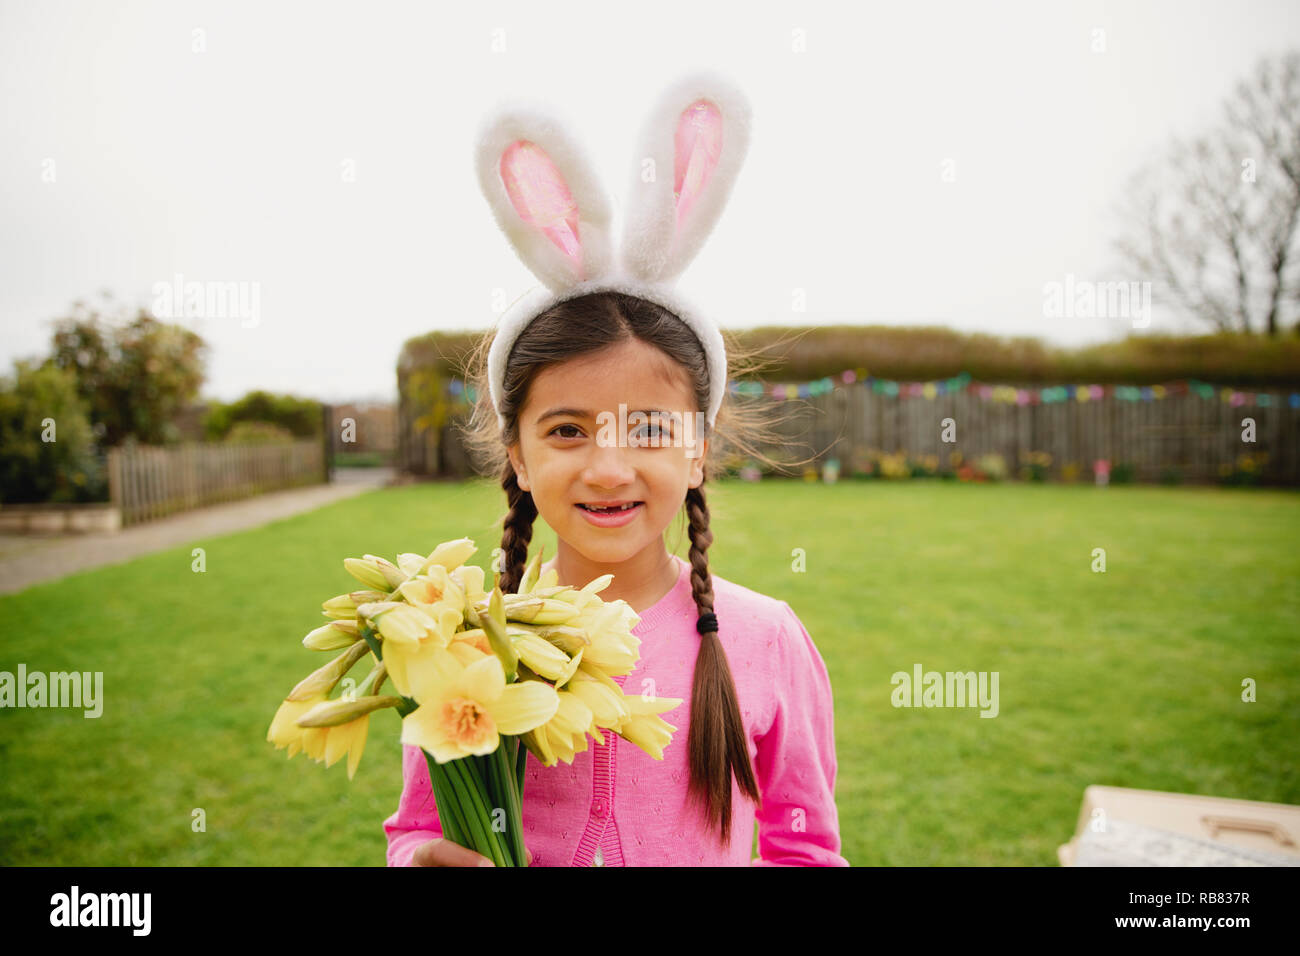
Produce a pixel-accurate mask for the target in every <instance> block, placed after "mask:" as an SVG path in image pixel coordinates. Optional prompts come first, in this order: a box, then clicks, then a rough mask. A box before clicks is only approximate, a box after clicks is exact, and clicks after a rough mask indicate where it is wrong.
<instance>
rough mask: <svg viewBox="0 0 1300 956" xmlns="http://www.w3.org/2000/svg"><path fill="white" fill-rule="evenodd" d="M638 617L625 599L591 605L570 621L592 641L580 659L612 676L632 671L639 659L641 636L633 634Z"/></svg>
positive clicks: (571, 624) (638, 620)
mask: <svg viewBox="0 0 1300 956" xmlns="http://www.w3.org/2000/svg"><path fill="white" fill-rule="evenodd" d="M640 620H641V618H640V617H639V616H638V615H637V614H636V613H635V612H634V611H633V610H632V608H631V606H630V605H628V604H627V602H626V601H622V600H619V601H610V602H605V601H602V602H600V603H599V604H595V603H593V604H590V605H588V606H587V607H585V608H584V609H583V610H582V612H581V614H579V615H578V617H577V618H576V619H574V620H572V621H570V622H569V624H570V626H572V627H577V628H580V629H581V630H582V631H583V632H584V633H585V634H586V636H587V640H589V641H590V642H591V644H590V646H589V647H588V648H587V650H586V653H584V654H583V660H585V661H586V662H587V663H589V664H592V665H595V666H596V667H599V668H600V669H601V670H603V671H604V672H605V673H606V674H609V675H610V676H611V677H619V676H621V675H623V674H630V673H632V669H633V668H634V667H636V662H637V661H638V660H639V659H640V656H641V655H640V651H639V650H638V648H640V646H641V639H640V638H639V637H637V636H636V635H635V634H633V633H632V628H634V627H635V626H636V625H637V624H638V623H639V622H640Z"/></svg>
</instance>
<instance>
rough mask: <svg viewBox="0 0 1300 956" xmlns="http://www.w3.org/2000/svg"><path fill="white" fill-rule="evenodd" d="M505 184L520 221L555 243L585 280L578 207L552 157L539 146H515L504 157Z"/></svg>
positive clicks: (579, 275) (503, 175) (512, 144)
mask: <svg viewBox="0 0 1300 956" xmlns="http://www.w3.org/2000/svg"><path fill="white" fill-rule="evenodd" d="M501 181H502V182H503V183H504V184H505V187H506V193H507V195H509V196H510V202H511V203H512V204H513V205H514V207H515V211H516V212H518V213H519V217H520V218H521V219H523V221H524V222H526V223H528V224H529V225H530V226H532V227H533V228H535V229H537V230H538V231H539V232H541V233H542V234H543V235H544V236H546V238H548V239H550V240H551V242H553V243H555V245H556V247H557V248H558V249H559V250H560V251H561V252H563V253H564V254H565V255H566V256H568V257H569V261H570V262H571V263H573V271H574V274H575V275H576V276H577V277H578V278H579V279H582V278H583V267H582V245H581V243H580V241H579V238H578V204H577V203H576V202H574V200H573V195H572V194H571V193H570V192H569V187H568V185H567V184H566V183H565V182H564V177H563V176H562V175H561V174H560V171H559V169H558V168H556V165H555V163H553V162H551V157H549V156H547V155H546V153H545V152H543V151H542V149H541V148H540V147H539V146H537V144H536V143H530V142H528V141H527V140H519V141H518V142H515V143H511V144H510V146H509V147H507V149H506V151H505V152H504V153H503V154H502V155H501Z"/></svg>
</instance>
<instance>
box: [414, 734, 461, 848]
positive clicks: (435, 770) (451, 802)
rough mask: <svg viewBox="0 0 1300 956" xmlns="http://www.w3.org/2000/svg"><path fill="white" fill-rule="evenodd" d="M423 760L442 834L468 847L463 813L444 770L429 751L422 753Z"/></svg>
mask: <svg viewBox="0 0 1300 956" xmlns="http://www.w3.org/2000/svg"><path fill="white" fill-rule="evenodd" d="M424 759H425V761H426V762H427V763H428V764H429V783H430V785H432V787H433V799H434V800H435V801H436V802H437V804H438V816H439V820H440V822H441V823H442V832H443V835H444V836H446V837H447V839H449V840H451V841H452V842H453V843H459V844H460V845H461V846H468V845H469V844H468V843H467V842H466V840H467V837H466V835H465V830H466V826H465V811H464V808H462V807H461V806H460V804H459V802H458V801H457V800H456V793H455V790H454V789H453V788H452V786H451V782H450V781H449V780H448V779H447V772H446V768H445V767H444V766H443V765H442V764H440V763H438V762H437V761H436V760H434V759H433V755H432V754H430V753H429V751H427V750H425V751H424Z"/></svg>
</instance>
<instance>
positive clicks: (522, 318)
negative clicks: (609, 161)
mask: <svg viewBox="0 0 1300 956" xmlns="http://www.w3.org/2000/svg"><path fill="white" fill-rule="evenodd" d="M750 119H751V114H750V107H749V101H748V99H747V98H746V96H745V95H744V93H742V92H741V90H740V89H739V88H738V87H736V86H735V85H733V84H732V83H731V82H730V81H728V80H726V79H725V78H723V77H721V76H719V75H717V74H715V73H712V72H700V73H693V74H690V75H688V76H684V77H682V78H680V79H678V80H677V81H676V82H674V83H673V84H672V85H670V86H669V87H668V88H667V89H665V90H664V91H663V92H662V93H661V94H660V96H659V100H658V102H657V103H656V105H655V107H654V109H653V110H652V111H651V113H650V115H649V118H648V119H647V121H646V123H645V125H644V127H643V129H642V133H641V139H640V143H639V149H638V152H637V154H636V156H635V157H634V159H635V161H634V163H633V169H632V183H631V188H630V191H629V195H628V205H627V212H626V217H625V222H624V224H623V241H622V244H621V247H620V248H619V250H618V254H617V256H616V255H615V253H614V250H613V248H612V243H611V239H610V209H609V204H608V202H607V199H606V194H605V191H604V190H603V189H602V188H601V187H600V185H599V183H598V181H597V179H596V176H595V175H594V173H593V172H592V168H591V165H590V164H589V163H588V161H587V158H586V155H585V154H584V153H583V151H582V149H581V148H580V147H579V146H578V143H577V141H576V140H575V139H574V138H573V136H572V135H571V134H570V133H569V131H568V129H566V125H567V124H566V123H564V122H562V121H561V120H560V119H558V118H557V117H556V116H555V115H554V114H553V113H552V112H551V111H550V110H549V109H548V108H546V107H544V106H539V105H536V104H533V103H523V102H520V101H515V102H512V103H508V104H505V105H502V106H498V107H497V108H496V109H495V110H493V111H492V112H491V113H490V114H489V115H488V117H487V118H486V120H485V121H484V123H483V125H482V126H481V128H480V131H479V134H478V150H477V154H476V156H475V165H476V167H477V170H478V178H479V185H480V186H481V187H482V189H483V194H484V196H486V197H487V201H488V205H489V206H491V208H492V213H493V215H494V216H495V217H496V221H497V224H498V225H499V226H500V227H501V230H502V231H503V232H504V233H505V234H506V238H507V239H509V240H510V244H511V245H512V246H513V247H514V250H515V252H516V253H517V254H518V255H519V258H520V259H521V260H523V263H524V265H526V266H528V268H529V269H530V270H531V271H532V273H533V274H534V275H535V276H536V277H537V278H538V279H540V280H541V281H542V283H543V284H542V285H541V286H538V287H535V288H534V289H532V290H530V291H529V292H527V293H525V294H524V295H523V296H521V297H520V298H519V299H517V300H516V301H515V302H514V303H513V304H512V305H511V306H510V308H509V309H507V310H506V313H505V314H504V315H503V316H502V317H501V321H500V323H499V324H498V326H497V333H496V336H495V338H494V339H493V340H492V346H491V348H490V349H489V351H488V378H489V383H490V386H491V393H492V405H493V408H495V409H496V410H497V420H498V422H499V424H500V425H501V427H502V428H504V427H505V419H504V418H503V416H502V415H501V411H500V409H501V396H502V392H503V387H502V383H503V381H504V379H505V368H506V360H507V359H508V358H509V357H510V349H511V347H512V346H513V345H514V343H515V340H516V339H517V338H518V337H519V334H520V333H521V332H522V331H523V330H524V329H525V328H526V327H527V325H528V323H529V322H531V321H532V320H533V319H534V318H536V317H537V316H538V315H540V314H541V313H542V312H545V311H546V310H547V309H549V308H550V307H551V306H553V305H555V304H556V303H558V302H561V301H563V300H565V299H571V298H575V297H577V296H580V295H586V294H588V293H592V292H606V291H616V292H624V293H627V294H630V295H634V296H638V297H640V298H642V299H647V300H649V301H651V302H654V303H656V304H658V305H661V306H663V307H664V308H666V309H668V310H669V311H671V312H673V313H674V314H675V315H677V316H678V317H679V318H681V320H682V321H683V322H685V323H686V324H687V325H688V326H689V327H690V329H691V330H692V331H693V332H694V333H695V336H696V337H697V338H698V339H699V340H700V344H701V345H703V347H704V351H705V354H706V356H707V359H708V368H709V407H708V409H707V410H706V416H707V420H708V423H709V426H710V427H712V426H713V423H714V419H715V418H716V417H717V414H718V409H719V408H720V407H721V406H722V399H723V395H724V394H725V392H726V385H727V354H726V348H725V346H724V345H723V341H722V333H721V332H720V331H719V330H718V326H717V324H716V323H715V322H713V321H712V320H711V319H709V318H707V317H705V316H704V315H703V314H701V313H700V312H699V311H698V310H696V309H695V308H693V307H692V306H691V305H690V304H689V303H688V302H686V301H684V300H683V299H682V298H681V297H680V296H678V295H677V294H676V293H675V291H674V290H673V288H672V284H673V282H674V280H675V279H676V278H677V276H678V275H679V274H680V273H681V272H682V270H683V269H685V268H686V266H687V265H688V264H689V263H690V261H691V260H692V259H693V258H695V254H696V253H697V252H698V251H699V249H700V247H701V246H702V245H703V244H704V240H705V239H707V238H708V235H709V232H710V231H711V230H712V229H713V224H714V223H715V222H717V220H718V216H719V215H721V213H722V209H723V207H724V206H725V205H726V203H727V196H728V194H729V193H730V192H731V187H732V184H733V183H734V182H735V179H736V175H737V173H739V171H740V166H741V163H742V162H743V161H744V158H745V152H746V150H747V149H748V146H749V130H750Z"/></svg>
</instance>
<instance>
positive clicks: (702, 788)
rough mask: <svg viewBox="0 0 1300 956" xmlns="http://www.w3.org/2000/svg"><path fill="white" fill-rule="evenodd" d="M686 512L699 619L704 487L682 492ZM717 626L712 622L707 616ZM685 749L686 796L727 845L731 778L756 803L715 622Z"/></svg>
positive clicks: (708, 536)
mask: <svg viewBox="0 0 1300 956" xmlns="http://www.w3.org/2000/svg"><path fill="white" fill-rule="evenodd" d="M686 513H687V517H688V519H689V528H690V537H691V551H690V562H691V593H692V595H693V596H694V598H695V607H696V609H697V610H698V611H699V612H700V615H701V616H703V615H706V614H708V615H712V614H713V581H712V578H711V577H710V576H709V561H708V554H707V552H708V550H709V545H711V544H712V543H713V532H712V531H710V530H709V506H708V504H707V503H706V502H705V500H704V483H703V482H701V483H700V487H698V488H690V489H688V490H687V492H686ZM709 620H711V621H715V622H716V618H714V617H710V618H709ZM690 725H691V726H690V734H689V738H688V743H687V749H688V752H689V757H690V786H689V789H690V795H691V797H692V798H693V799H694V800H695V801H696V802H697V804H700V805H702V807H703V812H704V816H705V819H706V820H707V821H708V825H709V827H710V828H711V829H712V828H715V827H716V828H718V830H719V839H720V842H722V843H724V844H725V843H730V840H731V778H732V774H733V772H734V773H735V777H736V780H737V782H738V783H739V784H740V789H741V791H742V792H743V793H745V794H746V795H747V796H749V797H750V799H752V800H753V801H754V802H755V803H759V802H760V798H759V793H758V784H757V783H756V782H755V780H754V768H753V766H752V765H751V764H750V760H749V748H748V745H747V743H746V740H745V725H744V721H743V720H742V719H741V715H740V704H739V702H738V701H737V699H736V684H735V681H734V680H733V679H732V676H731V667H730V665H729V664H728V663H727V654H726V651H725V650H724V649H723V647H722V641H721V640H720V639H719V638H718V630H717V625H716V623H715V624H714V626H713V627H712V629H707V628H706V629H705V630H704V633H702V634H701V635H700V649H699V652H698V654H697V655H696V658H695V677H694V681H693V683H692V687H691V719H690Z"/></svg>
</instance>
